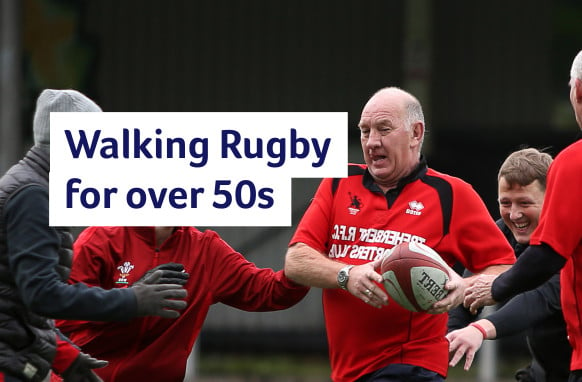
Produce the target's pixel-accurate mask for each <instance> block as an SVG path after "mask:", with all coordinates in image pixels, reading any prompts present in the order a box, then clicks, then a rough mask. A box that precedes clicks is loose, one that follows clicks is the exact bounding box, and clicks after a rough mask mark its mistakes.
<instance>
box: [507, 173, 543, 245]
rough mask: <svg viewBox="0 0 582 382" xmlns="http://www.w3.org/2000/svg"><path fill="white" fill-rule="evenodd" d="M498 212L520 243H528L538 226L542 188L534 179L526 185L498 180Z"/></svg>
mask: <svg viewBox="0 0 582 382" xmlns="http://www.w3.org/2000/svg"><path fill="white" fill-rule="evenodd" d="M498 197H499V213H500V215H501V218H502V219H503V221H504V222H505V225H507V227H509V229H510V230H511V233H512V234H513V236H514V237H515V239H516V240H517V242H518V243H520V244H529V239H530V237H531V234H532V233H533V231H534V229H535V228H536V227H537V226H538V223H539V218H540V212H541V210H542V205H543V203H544V190H543V189H542V185H541V184H540V182H539V181H537V180H535V181H533V182H532V183H530V184H528V185H527V186H525V187H524V186H520V185H518V184H514V185H510V184H509V183H508V182H507V181H506V180H505V178H501V179H500V180H499V188H498Z"/></svg>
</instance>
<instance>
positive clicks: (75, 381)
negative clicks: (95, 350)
mask: <svg viewBox="0 0 582 382" xmlns="http://www.w3.org/2000/svg"><path fill="white" fill-rule="evenodd" d="M108 363H109V362H107V361H103V360H100V359H96V358H92V357H91V356H90V355H88V354H85V353H79V356H78V357H77V358H76V359H75V360H74V361H73V363H72V364H71V366H69V368H68V369H67V370H65V371H64V372H63V375H62V377H63V381H64V382H103V380H102V379H101V378H99V376H98V375H97V374H95V373H94V372H93V369H98V368H100V367H105V366H107V364H108Z"/></svg>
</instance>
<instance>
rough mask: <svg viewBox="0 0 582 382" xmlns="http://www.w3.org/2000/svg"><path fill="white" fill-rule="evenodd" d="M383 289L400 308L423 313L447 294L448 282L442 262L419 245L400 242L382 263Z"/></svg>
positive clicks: (432, 251)
mask: <svg viewBox="0 0 582 382" xmlns="http://www.w3.org/2000/svg"><path fill="white" fill-rule="evenodd" d="M380 269H381V274H382V277H383V278H384V288H386V291H387V292H388V294H389V295H390V297H392V299H393V300H394V301H396V302H397V303H398V304H399V305H400V306H402V307H403V308H405V309H408V310H410V311H413V312H424V311H426V310H428V309H429V308H430V307H431V305H432V304H434V303H435V302H437V301H439V300H442V299H443V298H445V296H446V295H447V293H448V292H447V291H446V290H445V288H444V286H445V284H446V283H447V281H448V280H449V276H448V272H447V266H446V263H445V262H444V260H443V259H442V258H441V257H440V255H439V254H438V253H436V252H435V251H434V250H433V249H432V248H430V247H428V246H427V245H424V244H420V243H401V244H398V245H397V246H395V247H394V248H393V249H392V251H391V252H390V254H389V255H388V256H386V257H385V258H384V259H383V260H382V264H381V266H380Z"/></svg>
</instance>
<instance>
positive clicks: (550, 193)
mask: <svg viewBox="0 0 582 382" xmlns="http://www.w3.org/2000/svg"><path fill="white" fill-rule="evenodd" d="M580 163H582V141H578V142H576V143H574V144H572V145H570V146H568V147H567V148H566V149H564V150H563V151H562V152H561V153H560V154H558V156H556V159H555V160H554V161H553V163H552V164H551V165H550V168H549V170H548V179H547V187H546V196H545V198H544V206H543V208H542V212H541V215H540V222H539V225H538V226H537V228H536V230H535V231H534V232H533V234H532V236H531V239H530V244H533V245H539V244H541V243H545V244H547V245H549V246H550V247H552V249H553V250H554V251H556V252H558V253H559V254H560V255H562V256H564V257H565V258H566V259H568V261H567V262H566V265H565V266H564V268H563V269H562V273H561V279H560V283H561V286H562V287H561V288H560V290H561V299H562V311H563V312H564V318H565V320H566V325H567V327H568V337H569V340H570V344H571V345H572V351H573V353H572V361H571V363H570V369H571V370H580V369H582V351H581V349H580V346H578V345H582V344H579V343H578V341H580V340H581V339H582V322H581V320H580V317H582V301H581V300H580V295H581V293H582V262H581V260H582V240H581V238H582V198H580V195H582V169H581V168H580Z"/></svg>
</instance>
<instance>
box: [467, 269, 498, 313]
mask: <svg viewBox="0 0 582 382" xmlns="http://www.w3.org/2000/svg"><path fill="white" fill-rule="evenodd" d="M497 276H499V275H485V274H483V275H479V276H476V277H474V278H473V279H472V280H471V283H470V285H469V287H467V290H466V291H465V301H464V303H463V304H464V305H465V308H469V310H470V311H471V313H473V314H477V309H479V308H480V307H482V306H484V305H494V304H496V303H497V302H496V301H495V300H494V299H493V297H492V296H491V285H492V284H493V280H495V279H496V278H497Z"/></svg>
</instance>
